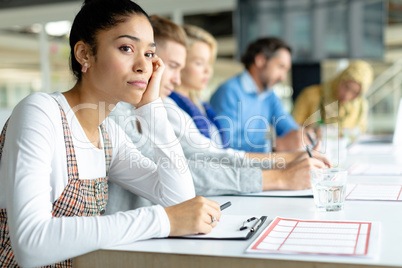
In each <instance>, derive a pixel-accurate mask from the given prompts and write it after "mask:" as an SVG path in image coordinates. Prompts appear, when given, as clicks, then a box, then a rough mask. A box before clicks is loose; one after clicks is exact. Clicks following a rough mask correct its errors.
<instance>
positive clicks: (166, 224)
mask: <svg viewBox="0 0 402 268" xmlns="http://www.w3.org/2000/svg"><path fill="white" fill-rule="evenodd" d="M154 208H155V212H156V214H157V215H158V218H159V219H160V221H161V222H160V226H161V233H160V237H167V236H169V234H170V221H169V217H168V215H167V213H166V211H165V209H164V208H163V207H162V206H160V205H156V206H154Z"/></svg>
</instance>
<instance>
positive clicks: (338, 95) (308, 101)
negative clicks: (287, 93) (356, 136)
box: [292, 60, 373, 132]
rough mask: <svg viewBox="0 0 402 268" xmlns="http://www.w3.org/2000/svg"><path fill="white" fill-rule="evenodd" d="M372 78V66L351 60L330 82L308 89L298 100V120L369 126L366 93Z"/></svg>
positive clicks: (347, 126) (361, 130)
mask: <svg viewBox="0 0 402 268" xmlns="http://www.w3.org/2000/svg"><path fill="white" fill-rule="evenodd" d="M372 81H373V69H372V68H371V66H370V65H369V64H368V63H367V62H365V61H362V60H357V61H354V62H352V63H350V65H349V66H348V67H347V68H346V69H345V70H344V71H343V72H342V73H341V74H340V75H338V76H337V77H335V78H334V79H332V80H331V81H329V82H326V83H323V84H320V85H313V86H310V87H307V88H305V89H304V90H303V91H302V92H301V93H300V95H299V96H298V98H297V99H296V102H295V105H294V108H293V112H292V114H293V117H294V119H295V120H296V122H297V123H299V124H300V125H304V126H309V125H311V124H313V123H319V122H321V123H327V124H328V123H335V122H337V123H339V127H340V129H345V128H355V127H359V128H360V132H365V131H366V128H367V113H368V104H367V101H366V99H365V98H364V95H365V93H366V92H367V90H368V88H369V87H370V85H371V83H372Z"/></svg>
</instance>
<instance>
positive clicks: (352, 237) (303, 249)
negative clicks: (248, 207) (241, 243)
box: [246, 217, 373, 256]
mask: <svg viewBox="0 0 402 268" xmlns="http://www.w3.org/2000/svg"><path fill="white" fill-rule="evenodd" d="M371 230H372V223H370V222H352V221H342V222H341V221H313V220H311V221H310V220H297V219H285V218H279V217H276V218H275V220H274V221H273V222H272V223H271V224H270V225H269V226H268V227H267V228H266V229H265V230H264V231H263V232H262V233H261V235H260V236H259V237H258V238H256V239H255V240H254V242H253V243H252V244H251V245H250V246H249V247H248V248H247V250H246V252H250V253H288V254H289V253H292V254H329V255H351V256H366V255H367V254H368V248H369V243H373V241H371V240H370V238H371V237H370V234H371Z"/></svg>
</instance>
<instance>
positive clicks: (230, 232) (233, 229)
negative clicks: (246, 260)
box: [182, 214, 261, 239]
mask: <svg viewBox="0 0 402 268" xmlns="http://www.w3.org/2000/svg"><path fill="white" fill-rule="evenodd" d="M254 216H255V217H257V216H258V215H257V216H256V215H254ZM251 217H253V216H250V215H225V214H222V216H221V219H220V221H219V222H218V224H217V225H216V226H215V228H213V229H212V231H211V232H210V233H208V234H197V235H187V236H184V237H182V238H204V239H205V238H207V239H245V238H246V237H247V235H248V233H249V231H250V230H249V229H247V230H242V231H240V227H242V226H243V222H244V221H245V220H247V219H250V218H251ZM257 218H261V216H258V217H257ZM254 223H256V221H252V222H250V223H249V224H247V226H252V225H253V224H254Z"/></svg>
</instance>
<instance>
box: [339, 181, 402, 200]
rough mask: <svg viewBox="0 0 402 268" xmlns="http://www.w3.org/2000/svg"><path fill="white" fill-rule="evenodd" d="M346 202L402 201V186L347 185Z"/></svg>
mask: <svg viewBox="0 0 402 268" xmlns="http://www.w3.org/2000/svg"><path fill="white" fill-rule="evenodd" d="M346 200H383V201H402V185H398V184H348V186H347V192H346Z"/></svg>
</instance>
